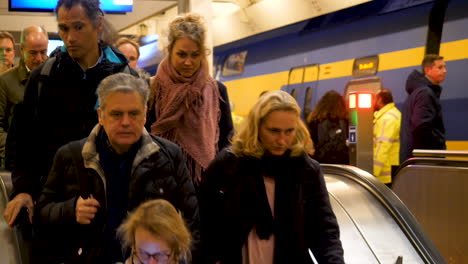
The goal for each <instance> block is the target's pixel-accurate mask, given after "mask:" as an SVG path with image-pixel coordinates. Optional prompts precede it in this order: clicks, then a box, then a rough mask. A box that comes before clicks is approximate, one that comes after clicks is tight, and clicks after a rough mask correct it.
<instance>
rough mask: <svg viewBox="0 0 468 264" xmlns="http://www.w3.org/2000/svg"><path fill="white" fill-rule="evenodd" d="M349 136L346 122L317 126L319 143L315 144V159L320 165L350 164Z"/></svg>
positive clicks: (331, 122)
mask: <svg viewBox="0 0 468 264" xmlns="http://www.w3.org/2000/svg"><path fill="white" fill-rule="evenodd" d="M347 134H348V126H347V124H346V121H345V120H339V121H335V120H333V121H332V120H324V121H322V122H320V123H319V124H318V125H317V135H318V142H314V143H315V154H314V159H316V160H317V161H318V162H320V163H331V164H349V152H348V145H347V144H346V140H347Z"/></svg>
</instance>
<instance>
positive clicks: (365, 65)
mask: <svg viewBox="0 0 468 264" xmlns="http://www.w3.org/2000/svg"><path fill="white" fill-rule="evenodd" d="M372 68H374V63H373V62H369V63H361V64H359V70H367V69H372Z"/></svg>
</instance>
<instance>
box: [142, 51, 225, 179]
mask: <svg viewBox="0 0 468 264" xmlns="http://www.w3.org/2000/svg"><path fill="white" fill-rule="evenodd" d="M151 90H152V92H153V93H154V96H155V104H156V106H155V111H156V122H155V123H153V124H152V125H151V132H152V133H153V134H155V135H157V136H161V137H163V138H166V139H168V140H170V141H172V142H175V143H176V144H178V145H179V146H180V147H181V148H182V150H183V151H184V153H185V156H186V158H187V165H188V167H189V171H190V172H191V173H192V178H193V179H194V180H195V181H196V182H199V181H200V179H201V173H202V171H203V170H204V169H206V168H207V167H208V165H209V164H210V162H211V161H212V160H213V159H214V157H215V155H216V152H217V145H218V139H219V126H218V122H219V119H220V108H219V98H220V95H219V90H218V85H217V83H216V81H215V80H214V79H213V78H211V77H210V76H209V74H208V66H207V65H206V63H205V62H202V64H201V66H200V69H199V70H198V72H196V73H195V74H194V76H192V77H190V78H186V77H183V76H182V75H180V74H179V73H178V72H177V71H176V70H175V68H174V67H173V66H172V64H171V63H170V62H169V60H168V58H165V59H164V60H163V61H162V62H161V64H159V67H158V72H157V73H156V76H155V77H153V78H152V79H151ZM187 156H188V157H187ZM190 159H193V161H195V162H190ZM192 166H194V167H192Z"/></svg>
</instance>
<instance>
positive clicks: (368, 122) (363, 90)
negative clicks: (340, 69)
mask: <svg viewBox="0 0 468 264" xmlns="http://www.w3.org/2000/svg"><path fill="white" fill-rule="evenodd" d="M378 59H379V58H378V56H377V55H376V56H368V57H364V58H358V59H356V60H355V61H354V65H353V77H355V78H357V79H354V80H351V81H349V82H348V83H347V85H346V88H345V98H346V101H347V102H348V109H349V131H348V140H349V154H350V156H349V161H350V164H351V165H354V166H356V167H359V168H361V169H363V170H365V171H368V172H369V173H371V174H373V170H374V164H373V162H374V155H373V151H374V142H373V127H374V124H373V121H374V98H375V94H376V93H377V92H378V91H380V90H381V89H382V80H381V78H380V77H378V76H375V75H376V73H377V67H378Z"/></svg>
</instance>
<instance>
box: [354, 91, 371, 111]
mask: <svg viewBox="0 0 468 264" xmlns="http://www.w3.org/2000/svg"><path fill="white" fill-rule="evenodd" d="M348 107H349V109H355V108H356V107H357V108H371V107H372V94H371V93H352V94H349V96H348Z"/></svg>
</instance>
